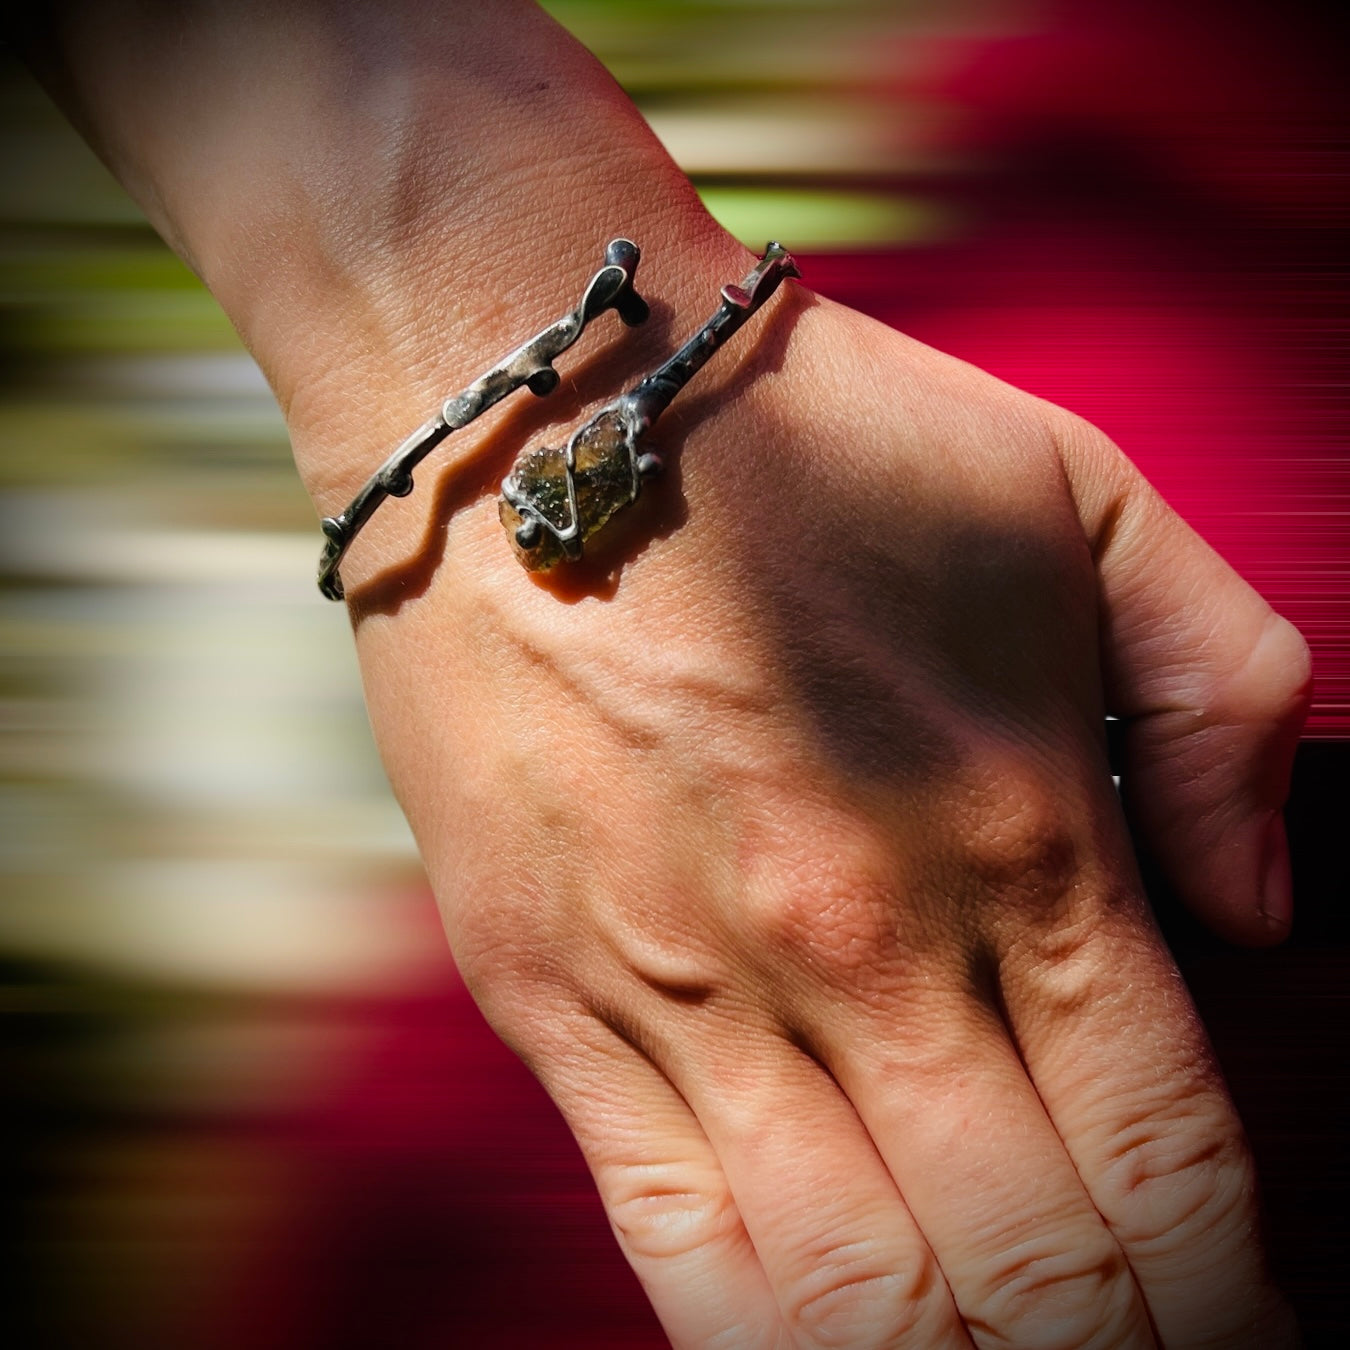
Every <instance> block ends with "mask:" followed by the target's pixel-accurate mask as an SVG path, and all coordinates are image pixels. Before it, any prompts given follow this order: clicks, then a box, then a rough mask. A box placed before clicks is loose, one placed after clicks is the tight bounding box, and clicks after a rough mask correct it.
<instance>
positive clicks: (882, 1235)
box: [673, 1032, 970, 1350]
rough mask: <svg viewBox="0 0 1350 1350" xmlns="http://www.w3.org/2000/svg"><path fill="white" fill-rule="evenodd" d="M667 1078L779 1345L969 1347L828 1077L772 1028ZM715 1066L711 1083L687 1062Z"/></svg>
mask: <svg viewBox="0 0 1350 1350" xmlns="http://www.w3.org/2000/svg"><path fill="white" fill-rule="evenodd" d="M683 1058H685V1059H686V1061H687V1062H686V1063H684V1064H683V1065H680V1066H677V1067H676V1068H675V1070H674V1074H673V1077H674V1078H675V1080H676V1081H677V1082H678V1083H679V1084H680V1087H681V1091H682V1092H683V1094H684V1095H685V1097H686V1098H687V1099H688V1100H689V1103H690V1105H691V1106H692V1107H693V1108H694V1109H695V1111H696V1112H697V1113H698V1117H699V1120H700V1121H701V1122H702V1123H703V1125H704V1128H705V1129H706V1131H707V1134H708V1139H709V1141H710V1142H711V1143H712V1145H713V1147H714V1148H715V1149H716V1151H717V1156H718V1158H719V1159H720V1161H721V1163H722V1166H723V1168H724V1169H725V1171H726V1175H727V1177H728V1179H729V1181H730V1183H731V1189H732V1192H733V1193H734V1195H735V1197H736V1205H737V1208H738V1209H739V1210H740V1213H741V1215H742V1217H743V1218H744V1220H745V1225H746V1228H747V1229H748V1231H749V1233H750V1236H751V1238H752V1239H753V1241H754V1244H755V1249H756V1250H757V1251H758V1252H759V1255H760V1260H761V1261H762V1262H763V1264H764V1268H765V1271H766V1272H767V1274H768V1277H769V1281H770V1283H771V1284H772V1286H773V1289H774V1294H775V1296H776V1298H777V1302H778V1308H779V1311H780V1315H781V1317H782V1319H783V1322H784V1323H785V1325H786V1326H787V1327H788V1330H789V1332H790V1333H791V1335H792V1338H793V1340H792V1344H793V1345H795V1346H799V1347H802V1350H810V1348H812V1347H817V1346H819V1347H824V1346H848V1347H849V1350H870V1348H871V1347H875V1348H876V1350H881V1347H886V1350H956V1348H957V1347H967V1348H968V1347H969V1346H970V1339H969V1337H968V1336H967V1335H966V1333H965V1331H964V1330H963V1329H962V1327H961V1323H960V1319H959V1317H958V1316H957V1312H956V1308H955V1306H954V1305H953V1303H952V1299H951V1295H950V1293H949V1292H948V1289H947V1286H946V1283H945V1282H944V1280H943V1276H942V1272H941V1271H940V1270H939V1268H938V1265H937V1262H936V1261H935V1260H934V1258H933V1253H932V1252H931V1250H930V1249H929V1247H928V1245H927V1243H926V1242H925V1241H924V1239H923V1236H922V1234H920V1232H919V1230H918V1228H917V1227H916V1226H915V1224H914V1221H913V1219H912V1218H911V1216H910V1214H909V1211H908V1210H907V1209H906V1207H905V1204H904V1201H903V1200H902V1199H901V1197H900V1194H899V1192H898V1191H897V1189H896V1186H895V1182H894V1181H893V1180H892V1178H891V1176H890V1174H889V1172H888V1171H887V1170H886V1167H885V1164H884V1163H883V1162H882V1161H881V1159H880V1157H879V1156H878V1154H877V1151H876V1148H875V1147H874V1145H873V1144H872V1141H871V1139H869V1137H868V1135H867V1132H866V1130H865V1129H864V1128H863V1126H862V1123H861V1121H859V1119H858V1117H857V1114H856V1113H855V1111H854V1110H853V1108H852V1106H851V1105H850V1104H849V1102H848V1101H847V1100H846V1099H845V1097H844V1096H843V1094H842V1093H841V1092H840V1091H839V1088H838V1086H837V1085H836V1083H835V1082H834V1080H833V1079H832V1078H831V1077H830V1076H829V1074H827V1073H826V1072H825V1071H824V1070H823V1069H822V1068H821V1067H820V1065H819V1064H817V1063H816V1062H815V1061H814V1060H813V1059H811V1058H810V1057H809V1056H808V1055H806V1054H804V1053H803V1052H802V1051H801V1050H799V1049H797V1048H796V1047H795V1046H793V1045H791V1044H789V1043H788V1042H787V1041H785V1040H783V1039H781V1038H780V1037H778V1036H775V1035H766V1036H765V1037H763V1038H762V1039H761V1040H759V1041H758V1042H757V1043H751V1044H747V1038H746V1036H745V1035H744V1032H738V1033H736V1034H735V1039H734V1040H733V1039H732V1038H731V1037H730V1036H728V1037H726V1038H725V1039H724V1040H723V1041H721V1042H720V1043H719V1042H718V1041H717V1040H716V1039H714V1040H713V1042H712V1043H711V1044H708V1045H700V1046H698V1048H697V1051H696V1053H693V1054H687V1055H686V1056H684V1057H683ZM705 1063H717V1064H720V1065H722V1066H723V1071H722V1072H721V1073H720V1074H719V1075H718V1078H717V1081H716V1082H715V1083H714V1082H711V1081H710V1080H709V1079H708V1077H707V1075H706V1073H704V1072H702V1071H701V1070H700V1067H699V1066H700V1065H701V1064H705Z"/></svg>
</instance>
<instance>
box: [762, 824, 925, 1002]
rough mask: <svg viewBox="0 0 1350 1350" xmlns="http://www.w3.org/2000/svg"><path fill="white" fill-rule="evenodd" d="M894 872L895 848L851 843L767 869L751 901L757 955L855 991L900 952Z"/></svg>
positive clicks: (897, 899)
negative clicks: (883, 962) (886, 957)
mask: <svg viewBox="0 0 1350 1350" xmlns="http://www.w3.org/2000/svg"><path fill="white" fill-rule="evenodd" d="M893 868H894V862H893V859H892V858H891V857H890V850H889V849H886V848H884V847H882V846H881V845H879V844H878V845H876V846H874V845H873V844H871V843H859V842H856V841H853V840H850V841H848V842H847V843H845V844H842V845H840V846H839V847H836V848H829V847H825V846H818V847H814V848H812V849H811V851H810V853H809V855H808V856H804V857H799V858H794V859H790V860H786V862H783V861H781V860H780V861H779V862H778V863H776V864H773V865H771V866H769V867H768V868H767V869H766V874H765V875H764V876H762V877H761V878H760V879H759V881H758V882H757V884H756V886H755V887H754V888H753V892H752V894H751V895H750V896H749V898H748V913H749V918H750V932H749V938H750V942H751V944H752V946H753V948H754V950H755V951H757V952H758V953H759V954H760V955H761V956H762V957H767V958H768V959H769V960H772V961H779V960H783V959H786V960H787V961H789V962H790V963H791V964H792V965H793V966H795V967H797V968H798V969H804V970H806V971H808V972H809V973H810V974H812V975H814V976H815V977H817V978H818V979H821V980H822V981H824V982H826V983H828V984H840V983H842V984H846V985H848V986H849V987H855V984H856V982H857V981H858V980H859V979H863V978H865V977H866V976H867V975H868V973H869V972H874V971H876V970H877V969H878V967H879V965H880V964H881V963H880V959H879V958H881V957H882V956H883V955H885V954H888V953H894V952H895V951H896V949H897V947H898V926H899V910H900V901H899V895H898V887H897V885H896V879H895V877H894V875H893Z"/></svg>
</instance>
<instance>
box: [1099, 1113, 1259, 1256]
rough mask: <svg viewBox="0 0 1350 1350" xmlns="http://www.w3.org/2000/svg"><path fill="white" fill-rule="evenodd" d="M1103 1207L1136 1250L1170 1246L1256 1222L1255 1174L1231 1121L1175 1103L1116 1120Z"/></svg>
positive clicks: (1121, 1238)
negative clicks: (1120, 1121)
mask: <svg viewBox="0 0 1350 1350" xmlns="http://www.w3.org/2000/svg"><path fill="white" fill-rule="evenodd" d="M1104 1186H1105V1201H1104V1204H1103V1208H1104V1210H1105V1212H1106V1214H1107V1218H1108V1219H1109V1220H1110V1222H1111V1225H1112V1227H1113V1229H1114V1230H1115V1232H1116V1234H1117V1236H1118V1237H1119V1238H1120V1240H1121V1241H1122V1242H1124V1243H1125V1244H1126V1246H1128V1247H1130V1248H1131V1249H1137V1250H1141V1251H1144V1250H1158V1251H1168V1250H1173V1249H1176V1248H1179V1247H1181V1246H1183V1245H1185V1244H1186V1243H1187V1242H1188V1241H1191V1240H1193V1239H1194V1238H1195V1237H1196V1236H1197V1235H1199V1234H1201V1233H1204V1234H1207V1235H1209V1237H1210V1238H1211V1239H1214V1238H1216V1237H1217V1235H1218V1234H1220V1233H1221V1232H1223V1231H1225V1230H1227V1229H1230V1228H1232V1227H1233V1226H1234V1225H1235V1224H1236V1226H1237V1227H1243V1226H1244V1225H1245V1224H1246V1223H1247V1222H1248V1221H1253V1220H1254V1215H1255V1209H1256V1174H1255V1168H1254V1166H1253V1164H1252V1159H1251V1154H1250V1153H1249V1151H1248V1149H1247V1143H1246V1140H1245V1139H1244V1137H1243V1135H1242V1129H1241V1126H1239V1125H1238V1123H1237V1120H1236V1118H1234V1117H1231V1116H1229V1117H1227V1118H1224V1117H1222V1116H1220V1115H1219V1114H1218V1113H1216V1112H1214V1111H1210V1110H1196V1109H1187V1108H1186V1107H1185V1106H1184V1105H1181V1106H1178V1105H1173V1106H1171V1107H1170V1109H1169V1108H1164V1109H1161V1110H1159V1109H1147V1110H1143V1111H1139V1112H1137V1113H1136V1114H1135V1115H1134V1116H1133V1117H1131V1118H1128V1119H1127V1120H1125V1121H1124V1122H1123V1123H1121V1124H1120V1125H1118V1126H1117V1127H1116V1129H1115V1132H1114V1137H1113V1139H1112V1140H1111V1144H1110V1147H1109V1149H1108V1151H1107V1154H1106V1171H1105V1175H1104Z"/></svg>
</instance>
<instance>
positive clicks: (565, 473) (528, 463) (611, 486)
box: [498, 243, 801, 572]
mask: <svg viewBox="0 0 1350 1350" xmlns="http://www.w3.org/2000/svg"><path fill="white" fill-rule="evenodd" d="M800 275H801V273H800V272H799V271H798V270H797V264H796V263H795V262H794V261H793V260H792V255H791V254H789V253H788V252H787V251H786V250H785V249H784V248H783V247H782V246H781V245H779V244H775V243H771V244H769V246H768V247H767V248H766V249H765V251H764V256H763V257H762V258H761V259H760V260H759V262H758V263H757V264H756V265H755V267H754V269H753V270H752V271H751V272H750V274H749V275H748V276H747V277H746V278H745V280H744V281H743V282H741V284H740V285H739V286H724V287H723V288H722V303H721V305H720V306H719V307H718V309H717V312H716V313H715V314H714V315H713V316H712V318H710V319H709V320H708V322H707V323H705V324H704V325H703V327H702V328H700V329H699V330H698V332H697V333H695V334H694V336H693V337H692V338H690V339H689V341H688V342H686V343H685V344H684V346H683V347H681V348H680V350H679V351H678V352H676V353H675V355H674V356H672V357H671V358H670V360H668V361H667V362H666V363H665V364H664V365H662V366H659V367H657V369H656V370H654V371H652V373H651V374H650V375H648V376H647V377H646V378H645V379H643V380H641V381H640V382H639V383H638V384H636V385H634V386H633V388H632V389H630V390H629V391H628V392H627V393H626V394H622V395H621V396H620V397H619V398H617V399H615V400H614V402H613V403H611V404H609V405H608V406H607V407H605V408H602V409H601V410H600V411H599V412H598V413H596V414H595V416H594V417H592V418H591V419H590V420H589V421H587V422H586V423H584V424H583V425H582V426H581V427H579V428H578V429H577V430H576V431H575V432H573V433H572V435H571V437H570V438H569V439H568V442H567V444H566V445H565V446H563V447H560V448H554V447H551V446H547V445H541V446H539V447H537V448H536V449H533V450H527V451H525V452H524V453H523V454H522V455H521V456H520V458H519V459H517V460H516V462H515V464H514V465H513V467H512V469H511V472H510V473H509V474H508V475H507V476H506V478H505V480H504V481H503V482H502V495H501V501H500V503H499V505H498V514H499V515H500V517H501V522H502V524H503V525H504V526H505V527H506V530H507V532H508V534H509V536H510V539H511V546H512V548H513V549H514V550H515V554H516V557H517V558H519V559H520V561H521V563H522V564H523V565H524V566H525V567H526V568H528V569H529V570H530V571H532V572H543V571H547V570H548V569H549V568H551V567H554V566H556V565H557V564H558V563H560V562H562V561H563V560H564V559H576V558H579V557H581V555H582V549H583V547H584V546H585V543H586V540H588V539H589V538H591V536H592V535H594V534H595V533H596V531H597V530H599V529H600V528H601V527H602V526H603V525H604V524H605V522H606V521H607V520H609V518H610V517H611V516H613V515H614V513H615V512H616V511H620V510H622V509H623V508H624V507H625V506H630V505H631V504H632V503H633V502H635V501H637V499H638V494H639V493H640V492H641V491H642V483H643V481H644V480H645V479H648V478H651V477H654V476H655V475H656V474H658V473H660V472H661V467H662V464H661V459H660V457H659V456H658V455H656V454H653V453H652V452H650V451H647V452H645V453H644V452H641V451H639V449H638V441H639V440H640V439H641V437H642V436H643V435H644V434H645V433H646V431H647V430H648V428H650V427H651V425H652V423H653V422H655V421H656V419H657V418H658V417H659V416H660V415H661V414H662V413H663V412H664V411H665V410H666V408H667V407H668V406H669V404H670V402H671V400H672V399H673V398H674V397H675V395H676V394H678V393H679V392H680V390H681V389H683V388H684V386H685V385H686V384H687V383H688V382H689V379H690V377H691V376H693V375H694V373H695V372H696V371H698V370H699V369H700V368H701V367H702V366H703V364H704V362H706V361H707V359H708V358H709V357H710V356H711V355H712V354H713V352H715V351H716V350H717V349H718V347H720V346H721V345H722V343H723V342H725V341H726V340H727V338H729V337H730V336H731V335H732V334H733V333H734V332H735V331H736V330H737V329H738V328H739V327H740V326H741V325H742V324H743V323H744V322H745V321H746V320H747V319H748V318H749V317H750V316H751V315H752V314H753V313H754V312H755V311H756V310H757V309H758V308H759V307H760V306H761V305H762V304H763V303H764V302H765V301H766V300H767V299H768V298H769V297H770V296H771V295H772V294H773V293H774V291H776V290H777V289H778V286H779V283H780V282H782V281H783V280H784V279H785V278H787V277H798V276H800Z"/></svg>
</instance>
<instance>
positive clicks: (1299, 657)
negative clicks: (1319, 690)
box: [1260, 612, 1313, 724]
mask: <svg viewBox="0 0 1350 1350" xmlns="http://www.w3.org/2000/svg"><path fill="white" fill-rule="evenodd" d="M1260 647H1261V648H1262V649H1263V654H1264V655H1265V657H1266V660H1267V661H1268V662H1269V663H1270V675H1269V676H1268V678H1269V680H1270V694H1269V697H1270V702H1271V705H1272V711H1273V713H1274V716H1275V718H1276V720H1277V721H1279V722H1287V721H1290V720H1293V719H1297V720H1298V722H1299V723H1300V724H1301V723H1302V721H1303V718H1304V716H1305V715H1306V713H1307V709H1308V700H1309V697H1310V696H1311V693H1312V678H1313V669H1312V652H1311V650H1310V649H1309V647H1308V643H1307V640H1306V639H1305V638H1304V636H1303V634H1302V633H1300V632H1299V631H1298V629H1297V628H1295V627H1294V625H1293V624H1292V623H1290V622H1289V620H1288V619H1286V618H1284V617H1283V616H1281V615H1279V614H1275V613H1273V612H1272V614H1271V616H1270V618H1269V619H1268V620H1267V624H1266V630H1265V633H1264V634H1263V635H1262V638H1261V642H1260Z"/></svg>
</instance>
